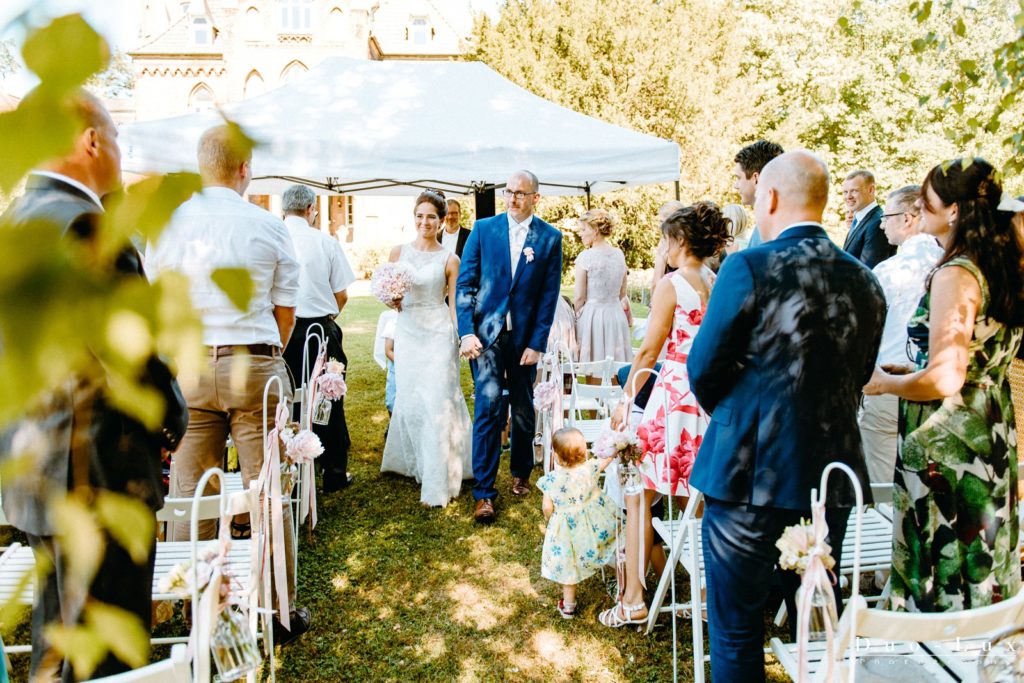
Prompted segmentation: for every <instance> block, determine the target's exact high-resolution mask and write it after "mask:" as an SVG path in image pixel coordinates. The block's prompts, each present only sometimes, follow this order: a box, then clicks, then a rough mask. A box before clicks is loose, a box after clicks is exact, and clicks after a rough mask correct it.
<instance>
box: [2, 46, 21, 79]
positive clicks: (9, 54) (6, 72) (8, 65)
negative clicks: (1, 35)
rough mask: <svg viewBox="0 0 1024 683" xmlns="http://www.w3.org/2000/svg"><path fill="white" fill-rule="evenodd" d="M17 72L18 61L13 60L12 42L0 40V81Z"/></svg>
mask: <svg viewBox="0 0 1024 683" xmlns="http://www.w3.org/2000/svg"><path fill="white" fill-rule="evenodd" d="M17 70H18V60H17V59H15V58H14V41H13V40H11V39H7V40H0V79H3V78H6V77H8V76H10V75H11V74H13V73H15V72H16V71H17Z"/></svg>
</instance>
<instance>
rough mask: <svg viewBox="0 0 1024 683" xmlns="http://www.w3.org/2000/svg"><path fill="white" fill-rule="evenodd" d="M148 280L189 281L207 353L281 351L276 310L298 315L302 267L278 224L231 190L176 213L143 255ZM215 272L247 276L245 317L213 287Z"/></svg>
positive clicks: (210, 193)
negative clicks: (260, 347) (236, 347)
mask: <svg viewBox="0 0 1024 683" xmlns="http://www.w3.org/2000/svg"><path fill="white" fill-rule="evenodd" d="M146 266H147V270H148V271H149V275H150V278H154V279H155V278H156V276H157V275H159V274H160V273H161V272H163V271H165V270H174V271H178V272H180V273H182V274H184V275H185V276H186V277H187V278H188V280H189V289H190V293H191V295H192V305H193V306H194V307H195V309H196V311H197V312H198V313H199V314H200V316H201V317H202V320H203V343H204V344H206V345H207V346H228V345H233V344H271V345H274V346H279V347H280V346H282V344H281V335H280V332H279V331H278V328H277V321H276V319H275V318H274V307H275V306H283V307H293V306H295V305H296V300H297V298H298V292H299V263H298V261H296V260H295V249H294V247H293V246H292V239H291V236H290V235H289V234H288V229H287V228H285V226H284V223H283V222H282V221H281V219H280V218H277V217H276V216H274V215H272V214H271V213H269V212H268V211H264V210H263V209H261V208H260V207H258V206H256V205H255V204H251V203H250V202H247V201H246V200H245V199H243V198H242V197H241V196H239V194H238V193H237V192H235V191H234V190H232V189H230V188H226V187H208V188H206V189H205V190H203V191H202V192H201V193H199V194H196V195H193V197H192V198H191V199H189V200H188V201H187V202H185V203H184V204H182V205H181V206H179V207H178V209H177V211H175V212H174V216H172V218H171V222H170V225H168V226H167V229H166V230H164V232H163V234H162V235H161V236H160V240H159V241H158V242H157V244H156V245H155V246H154V245H150V247H149V249H148V250H147V253H146ZM218 268H245V269H247V270H248V271H249V275H250V276H251V277H252V282H253V293H252V298H251V299H250V300H249V307H248V309H247V310H245V311H240V310H238V309H237V308H235V306H234V304H232V303H231V301H230V300H229V299H228V297H227V295H225V294H224V292H222V291H221V290H220V288H219V287H218V286H217V285H216V284H214V282H213V280H212V279H211V278H210V275H211V273H212V272H213V271H214V270H216V269H218Z"/></svg>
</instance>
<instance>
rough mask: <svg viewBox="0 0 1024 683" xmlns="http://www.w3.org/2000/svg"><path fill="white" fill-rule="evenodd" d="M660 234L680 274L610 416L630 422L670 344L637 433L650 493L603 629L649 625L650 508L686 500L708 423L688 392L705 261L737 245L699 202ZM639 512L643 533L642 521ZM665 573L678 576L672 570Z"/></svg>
mask: <svg viewBox="0 0 1024 683" xmlns="http://www.w3.org/2000/svg"><path fill="white" fill-rule="evenodd" d="M661 232H662V234H663V235H664V237H665V242H666V246H667V249H666V260H667V261H668V265H670V266H672V267H674V268H676V270H675V271H674V272H672V273H670V274H669V275H666V276H665V277H663V278H662V279H661V280H660V281H659V282H658V285H657V287H656V288H655V290H654V296H653V298H652V300H651V312H650V316H649V317H648V325H647V334H646V336H645V337H644V341H643V344H642V345H641V347H640V350H639V351H638V352H637V354H636V358H634V359H633V367H632V369H631V370H630V372H629V378H628V379H627V380H626V383H625V385H624V386H623V391H624V394H625V395H624V396H623V400H622V402H621V403H619V405H618V407H617V408H616V409H615V412H614V413H613V415H612V428H613V429H621V428H622V427H623V426H624V425H625V423H626V420H627V418H628V414H627V406H628V405H629V404H630V403H631V402H632V392H633V378H634V377H635V376H636V375H637V373H638V372H640V370H641V369H644V368H651V367H653V366H654V363H655V361H656V360H657V359H658V355H659V353H660V352H661V349H662V347H663V346H664V345H665V342H666V340H667V341H668V348H667V351H666V354H665V360H664V362H663V363H662V366H661V372H660V376H659V377H658V380H657V381H656V382H655V384H654V389H653V391H652V392H651V396H650V399H649V400H648V401H647V406H646V407H645V408H644V413H643V417H642V418H641V419H640V424H639V426H638V427H637V430H636V434H637V437H638V439H639V441H640V447H641V450H642V451H643V456H642V459H641V460H640V474H641V478H642V480H643V485H644V489H645V490H644V491H643V492H642V493H640V494H638V495H627V496H626V581H625V590H624V591H623V593H622V595H621V596H620V602H619V604H617V605H616V606H615V607H612V608H611V609H608V610H605V611H604V612H602V613H601V615H600V621H601V623H602V624H604V625H605V626H611V627H612V628H618V627H620V626H625V625H627V624H640V623H643V622H645V621H646V620H647V606H646V604H645V603H644V593H643V584H642V583H641V580H642V574H641V571H644V572H646V567H644V568H643V569H641V568H640V567H639V564H640V557H641V555H640V549H641V544H643V546H642V547H643V549H644V553H643V555H642V557H644V558H649V557H651V547H652V545H653V538H654V537H653V528H652V527H651V514H650V508H651V504H652V503H654V502H655V500H657V499H658V498H660V497H661V496H663V495H668V496H686V495H687V494H688V492H689V490H688V489H687V483H688V482H689V479H690V470H691V469H692V468H693V461H694V459H695V457H696V455H697V449H698V448H699V447H700V443H701V440H702V439H703V438H704V432H705V431H707V428H708V424H709V422H710V420H709V417H708V414H707V413H705V412H704V410H703V409H702V408H701V407H700V405H698V403H697V399H696V397H695V396H694V395H693V393H692V392H691V391H690V380H689V376H688V375H687V372H686V357H687V356H688V355H689V352H690V347H691V346H692V345H693V338H694V337H695V336H696V335H697V330H698V329H700V324H701V321H702V320H703V319H704V311H705V309H706V308H707V304H708V297H709V296H710V295H711V285H712V282H713V281H714V273H712V272H711V270H710V269H709V268H708V267H707V266H705V265H704V261H705V259H707V258H709V257H711V256H714V255H715V254H717V253H719V252H721V251H722V249H724V248H725V246H726V245H727V244H729V241H730V240H731V239H732V236H731V235H730V233H729V219H728V218H726V217H725V216H723V215H722V212H721V211H720V210H719V208H718V207H717V206H716V205H715V204H713V203H712V202H697V203H696V204H693V205H692V206H687V207H685V208H682V209H679V210H678V211H676V212H675V213H673V214H672V215H670V216H669V217H668V218H667V219H666V220H665V222H664V223H662V224H661ZM640 379H641V380H643V377H641V378H640ZM637 384H638V385H639V384H640V382H637ZM637 389H639V386H637ZM666 395H667V400H666ZM666 403H667V404H668V415H666V414H665V404H666ZM666 451H667V452H668V458H667V459H666V457H665V453H666ZM641 506H644V507H643V512H644V514H643V516H642V519H643V520H644V528H643V529H642V530H641V529H640V528H639V523H638V521H637V515H640V514H641V510H642V508H641ZM641 531H642V534H641ZM645 564H646V562H645ZM666 569H667V571H673V568H672V567H667V568H666Z"/></svg>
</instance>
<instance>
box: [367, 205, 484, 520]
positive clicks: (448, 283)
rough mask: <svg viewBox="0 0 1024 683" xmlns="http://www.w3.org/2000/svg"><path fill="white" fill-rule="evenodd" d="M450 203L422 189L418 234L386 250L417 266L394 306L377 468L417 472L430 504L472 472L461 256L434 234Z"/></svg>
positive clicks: (439, 502) (444, 499) (453, 492)
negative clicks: (463, 377) (458, 286)
mask: <svg viewBox="0 0 1024 683" xmlns="http://www.w3.org/2000/svg"><path fill="white" fill-rule="evenodd" d="M446 210H447V204H446V203H445V200H444V195H443V194H441V193H440V192H434V191H432V190H427V191H425V192H422V193H420V196H419V197H417V198H416V205H415V209H414V216H415V219H416V239H414V240H413V241H412V242H410V243H409V244H401V245H399V246H397V247H395V248H394V249H392V250H391V256H390V258H389V260H390V261H398V262H401V263H404V264H406V265H407V266H408V267H409V268H410V269H411V270H412V286H411V287H410V288H409V291H407V292H406V293H405V295H404V296H403V297H402V299H401V300H400V301H399V302H397V304H396V306H395V308H397V309H398V316H397V318H396V320H395V336H394V340H395V350H394V356H395V405H394V413H393V414H392V416H391V424H390V425H389V426H388V435H387V441H386V442H385V444H384V457H383V458H382V460H381V466H380V469H381V471H382V472H397V473H398V474H402V475H405V476H407V477H415V479H416V481H418V482H420V483H421V484H422V486H421V488H420V503H422V504H423V505H424V506H426V507H444V506H445V505H447V504H448V501H449V500H451V499H452V498H455V497H456V496H458V495H459V488H460V487H461V485H462V480H463V479H469V478H470V477H472V476H473V468H472V465H471V462H470V457H471V442H470V437H471V434H472V424H471V423H470V421H469V411H468V410H467V408H466V398H465V396H463V394H462V384H461V383H460V381H459V351H458V339H457V337H456V334H455V295H454V294H455V281H456V279H457V278H458V276H459V257H458V256H456V255H455V253H454V252H452V251H451V250H449V249H446V248H444V247H443V246H442V245H441V243H440V242H438V241H437V231H438V229H439V228H440V227H441V221H442V220H444V216H445V212H446ZM446 296H447V297H448V303H447V304H445V297H446Z"/></svg>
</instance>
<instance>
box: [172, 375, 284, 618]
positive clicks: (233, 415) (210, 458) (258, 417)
mask: <svg viewBox="0 0 1024 683" xmlns="http://www.w3.org/2000/svg"><path fill="white" fill-rule="evenodd" d="M245 366H247V367H245ZM206 370H207V371H206V372H203V373H202V374H201V376H200V379H199V383H198V385H196V386H194V387H186V386H183V387H182V393H183V394H184V396H185V402H186V403H187V404H188V417H189V422H188V431H187V432H186V433H185V437H184V438H183V439H182V441H181V446H180V447H179V448H178V450H177V451H176V452H175V453H174V456H173V460H174V467H173V472H174V477H173V480H172V481H171V496H173V497H175V498H188V497H191V496H193V495H194V494H195V492H196V485H197V484H198V483H199V479H200V478H202V476H203V473H204V472H206V470H208V469H210V468H211V467H222V466H223V462H224V448H225V444H226V443H227V438H228V434H230V435H231V439H232V440H233V441H234V444H235V448H237V449H238V464H239V467H240V468H241V470H242V483H243V484H244V485H245V487H246V489H248V487H249V482H250V481H256V480H257V479H258V478H259V474H260V468H261V467H262V466H263V388H264V386H266V384H267V381H268V380H269V379H270V378H271V377H280V378H281V381H282V382H283V385H284V391H285V396H286V397H287V398H288V399H291V398H292V385H291V380H290V379H289V377H288V370H287V367H286V366H285V363H284V360H283V359H282V358H281V357H280V356H278V357H274V358H271V357H270V356H230V355H229V356H221V357H220V358H214V357H212V356H211V357H210V358H209V361H208V366H207V368H206ZM243 370H245V371H244V372H243ZM270 396H271V398H270V405H269V408H268V415H267V419H268V420H269V425H270V427H273V420H274V411H275V408H276V406H277V401H276V396H277V391H276V389H272V390H271V394H270ZM219 490H220V486H219V483H218V481H217V480H216V479H214V480H213V481H212V482H211V483H210V485H209V486H208V488H207V490H206V491H205V495H212V494H214V493H217V492H218V491H219ZM170 527H171V528H170V531H169V532H168V537H169V538H170V539H171V540H174V541H187V540H188V539H189V525H188V524H185V523H176V524H171V525H170ZM216 530H217V523H216V521H215V520H204V521H202V522H200V523H199V538H200V539H212V538H213V537H214V535H215V534H216ZM284 534H285V552H286V566H287V568H288V594H289V599H290V600H291V602H292V604H293V605H294V604H295V581H294V576H295V557H294V553H293V549H292V535H293V534H292V516H291V509H290V508H289V506H287V505H285V506H284Z"/></svg>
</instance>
